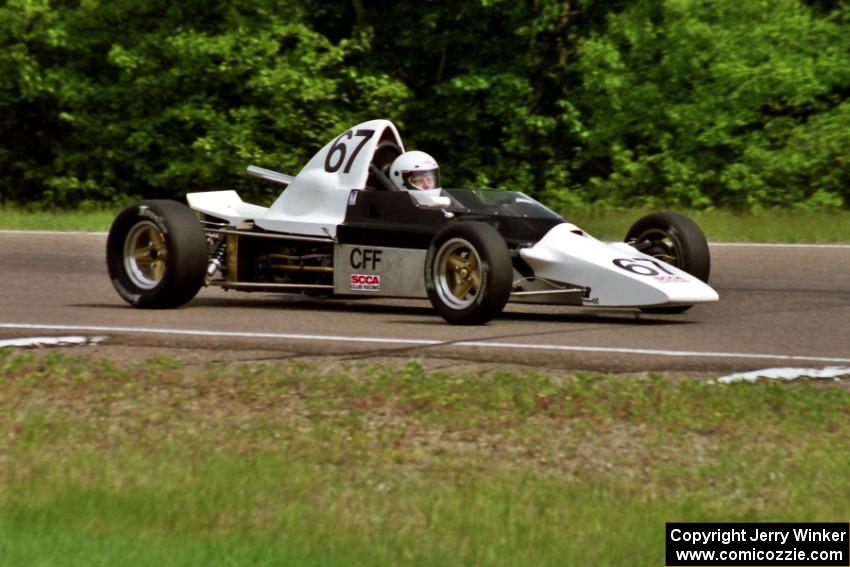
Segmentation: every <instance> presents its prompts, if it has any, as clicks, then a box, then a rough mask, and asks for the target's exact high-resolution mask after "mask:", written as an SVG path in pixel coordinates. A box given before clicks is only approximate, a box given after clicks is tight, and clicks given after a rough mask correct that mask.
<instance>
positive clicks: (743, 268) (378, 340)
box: [0, 231, 850, 374]
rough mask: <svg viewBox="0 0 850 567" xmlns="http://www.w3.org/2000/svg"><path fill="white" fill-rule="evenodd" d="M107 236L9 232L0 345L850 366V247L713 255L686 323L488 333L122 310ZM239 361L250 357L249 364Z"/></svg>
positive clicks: (381, 320) (326, 303) (220, 306)
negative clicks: (710, 294)
mask: <svg viewBox="0 0 850 567" xmlns="http://www.w3.org/2000/svg"><path fill="white" fill-rule="evenodd" d="M105 247H106V237H105V235H104V234H82V233H34V232H9V231H5V232H0V285H2V293H0V339H8V338H21V337H32V336H51V337H55V336H69V335H75V336H79V335H82V336H92V337H93V336H97V337H105V339H104V340H103V342H102V343H100V345H99V346H97V347H93V348H94V349H95V350H96V349H98V348H103V347H107V346H108V347H110V348H111V349H112V351H111V352H112V353H113V354H114V353H115V352H119V353H120V352H124V353H127V355H128V356H132V353H133V352H134V351H137V350H138V351H142V350H144V352H151V351H155V350H156V349H163V350H174V349H180V350H182V352H190V353H192V354H193V356H195V357H199V358H201V359H203V360H208V361H213V360H219V359H227V360H233V359H234V358H235V359H239V358H240V356H242V358H243V359H245V360H249V359H250V360H283V359H288V358H292V357H328V359H330V360H335V361H339V360H371V359H382V358H387V357H391V358H393V359H396V360H398V359H409V358H418V359H423V360H432V359H433V360H437V359H439V360H443V361H449V363H450V364H451V363H455V364H457V365H458V366H469V365H472V366H474V365H478V364H484V363H486V364H492V363H497V364H506V365H511V366H515V365H521V366H526V367H531V368H546V369H559V370H573V369H587V370H595V371H605V372H640V371H673V372H706V373H712V374H713V373H724V372H732V371H743V370H753V369H759V368H771V367H789V366H790V367H807V368H823V367H827V366H838V367H850V246H791V245H789V246H782V245H779V246H764V245H762V246H759V245H719V244H712V245H711V253H712V274H711V282H710V283H711V285H712V286H713V287H714V288H715V289H717V291H718V292H719V294H720V302H719V303H716V304H709V305H700V306H696V307H694V308H693V309H691V310H690V311H689V312H687V313H685V314H683V315H676V316H672V315H663V316H662V315H646V314H641V313H638V312H637V311H635V310H617V311H610V310H603V309H591V308H571V307H552V306H527V305H508V307H507V309H506V311H505V313H504V314H503V315H502V316H501V317H499V318H498V319H495V320H494V321H492V322H490V323H489V324H487V325H485V326H481V327H459V326H452V325H448V324H446V323H445V322H444V321H443V320H442V319H441V318H440V317H439V316H437V315H436V314H435V313H434V312H433V311H432V309H431V306H430V304H429V303H428V302H427V301H407V300H381V299H368V300H342V299H340V300H320V299H314V298H308V297H304V296H300V295H275V294H266V293H250V294H249V293H244V292H233V291H231V292H224V291H222V290H220V289H202V290H201V292H200V293H199V294H198V296H197V297H196V298H195V299H194V300H193V301H192V302H191V303H189V304H188V305H187V306H186V307H184V308H180V309H174V310H165V311H159V310H157V311H151V310H139V309H134V308H131V307H129V306H128V305H126V304H125V303H124V302H123V301H122V300H121V299H120V298H119V296H118V295H117V294H116V293H115V292H114V290H113V289H112V285H111V284H110V282H109V278H108V276H107V273H106V265H105V257H104V253H105ZM240 353H241V354H240Z"/></svg>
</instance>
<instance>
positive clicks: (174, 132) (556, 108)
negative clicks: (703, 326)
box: [0, 0, 850, 209]
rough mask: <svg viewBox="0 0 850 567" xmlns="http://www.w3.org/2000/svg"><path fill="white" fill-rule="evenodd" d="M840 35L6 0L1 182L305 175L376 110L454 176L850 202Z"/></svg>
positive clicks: (132, 186)
mask: <svg viewBox="0 0 850 567" xmlns="http://www.w3.org/2000/svg"><path fill="white" fill-rule="evenodd" d="M848 31H850V9H848V8H847V7H846V6H845V5H844V4H843V3H839V2H828V1H813V2H809V3H805V2H802V1H801V0H776V1H772V2H766V1H759V0H752V1H746V2H735V3H733V2H701V1H697V0H620V1H618V2H607V3H600V2H592V1H591V0H535V1H534V2H508V1H506V0H478V1H468V2H458V3H443V2H418V3H396V2H388V1H385V0H382V1H376V2H369V3H366V2H362V0H353V1H352V2H331V3H328V2H318V1H316V0H312V1H309V2H306V3H305V2H296V1H294V0H252V1H248V0H217V1H213V2H200V1H198V0H186V1H184V2H168V1H165V0H132V1H131V0H109V1H107V0H79V1H76V2H75V1H53V2H51V1H48V0H7V2H6V3H5V4H4V5H2V6H0V41H2V45H3V49H2V51H0V134H2V136H3V140H4V143H3V144H2V145H0V190H2V191H3V196H4V198H7V199H11V200H15V201H20V202H51V203H57V204H61V205H72V204H78V203H80V202H83V201H121V200H125V199H127V198H128V197H136V196H142V195H144V196H146V197H174V198H179V197H180V196H181V195H182V194H184V193H185V192H187V191H191V190H198V189H204V188H219V187H235V188H238V189H240V190H242V191H247V192H249V193H250V194H252V196H255V197H262V195H260V194H258V192H261V191H262V189H261V188H260V186H258V185H249V184H248V182H247V180H246V178H245V177H244V175H243V172H244V168H245V166H246V165H248V164H250V163H256V164H259V165H264V166H267V167H271V168H274V169H278V170H280V171H284V172H287V173H296V172H297V171H298V169H299V168H300V167H301V165H303V164H304V163H305V162H306V161H307V159H309V157H310V156H311V155H312V154H313V153H314V152H315V151H316V150H317V149H318V148H319V147H320V146H321V145H323V144H324V143H325V142H326V141H327V140H328V139H330V138H331V137H332V136H334V135H336V134H338V133H339V132H341V131H342V130H344V129H345V128H347V127H349V126H351V125H352V124H355V123H357V122H359V121H362V120H366V119H371V118H377V117H382V118H389V119H391V120H393V121H394V122H396V123H397V125H399V127H400V128H401V131H402V136H403V137H404V139H405V142H406V145H407V146H409V147H415V148H418V149H424V150H426V151H428V152H429V153H432V154H433V155H435V157H437V159H438V160H439V161H440V163H441V165H442V167H443V169H444V172H443V179H444V181H446V182H447V183H448V184H449V185H451V186H490V187H502V188H515V189H519V190H523V191H526V192H528V193H530V194H533V195H535V196H537V197H540V198H543V199H545V200H548V201H550V202H554V203H555V204H557V205H559V206H568V205H570V206H577V205H581V204H590V203H602V204H605V205H611V206H620V205H634V204H653V205H655V204H658V205H660V204H668V205H680V206H692V207H712V206H729V207H735V208H745V209H753V208H758V207H773V206H788V207H838V206H844V205H847V204H850V164H848V160H847V153H846V151H845V148H847V147H850V146H848V143H850V102H848V101H847V95H848V93H850V65H848V63H850V61H848V58H850V33H847V32H848ZM269 191H273V189H269Z"/></svg>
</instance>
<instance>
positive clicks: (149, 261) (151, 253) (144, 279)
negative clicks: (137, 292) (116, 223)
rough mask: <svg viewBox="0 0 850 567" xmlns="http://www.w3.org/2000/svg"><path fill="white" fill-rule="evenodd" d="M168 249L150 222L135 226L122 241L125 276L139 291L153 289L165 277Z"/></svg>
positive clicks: (156, 228) (162, 237)
mask: <svg viewBox="0 0 850 567" xmlns="http://www.w3.org/2000/svg"><path fill="white" fill-rule="evenodd" d="M167 260H168V248H167V247H166V244H165V236H163V234H162V232H161V231H160V229H159V228H158V227H157V226H156V225H155V224H154V223H152V222H151V221H147V220H146V221H142V222H140V223H138V224H136V225H135V226H134V227H133V228H132V229H130V232H129V233H127V238H126V239H125V240H124V267H125V269H126V272H127V276H128V277H129V278H130V280H131V281H132V282H133V284H134V285H136V286H137V287H139V288H141V289H153V288H155V287H156V286H158V285H159V283H160V282H161V281H162V278H163V277H165V268H166V262H167Z"/></svg>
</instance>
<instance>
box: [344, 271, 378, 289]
mask: <svg viewBox="0 0 850 567" xmlns="http://www.w3.org/2000/svg"><path fill="white" fill-rule="evenodd" d="M351 289H352V291H380V290H381V276H378V275H374V274H351Z"/></svg>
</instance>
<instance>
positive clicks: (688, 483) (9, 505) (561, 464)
mask: <svg viewBox="0 0 850 567" xmlns="http://www.w3.org/2000/svg"><path fill="white" fill-rule="evenodd" d="M848 414H850V392H848V391H846V390H845V389H843V388H840V387H823V386H820V385H816V384H807V383H798V384H767V383H757V384H747V383H737V384H730V385H716V384H708V383H705V382H698V381H694V380H685V379H663V378H661V377H657V376H647V377H643V378H640V377H638V378H630V379H624V378H619V377H614V376H605V375H593V374H576V375H574V376H571V377H569V378H563V379H555V378H552V377H549V376H546V375H542V374H532V373H524V374H513V373H473V374H448V373H440V372H426V371H424V370H423V369H422V367H421V365H419V364H418V363H417V362H415V361H412V362H410V363H408V364H407V365H406V366H404V367H402V368H388V367H380V366H348V367H347V366H338V367H333V368H326V369H323V370H320V369H318V368H315V367H313V366H311V365H309V364H305V363H302V362H298V361H292V362H288V363H284V364H275V365H271V364H263V365H257V364H255V365H232V366H222V365H215V364H213V365H209V366H208V367H206V368H203V369H198V368H192V367H187V366H185V365H184V364H183V363H182V362H181V361H179V360H174V359H166V358H160V359H154V360H150V361H147V362H145V363H143V364H135V365H120V364H116V363H113V362H110V361H107V360H101V359H96V358H89V357H68V356H63V355H59V354H48V355H45V356H35V355H33V354H21V353H18V352H14V351H11V350H9V349H7V350H5V351H0V447H2V450H0V478H2V483H0V564H4V565H20V564H27V565H39V564H43V565H51V564H55V563H61V564H77V563H84V564H88V565H101V564H102V565H111V564H118V563H120V564H122V565H136V564H138V565H147V564H153V563H157V564H163V565H222V564H257V565H272V564H274V565H280V564H293V565H447V564H451V565H456V564H458V565H522V566H524V567H525V566H530V565H564V564H594V565H663V553H664V545H663V534H664V522H666V521H836V520H837V519H843V518H846V517H847V516H848V512H850V485H848V483H847V482H846V471H847V470H848V466H850V450H848V449H850V420H848Z"/></svg>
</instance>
